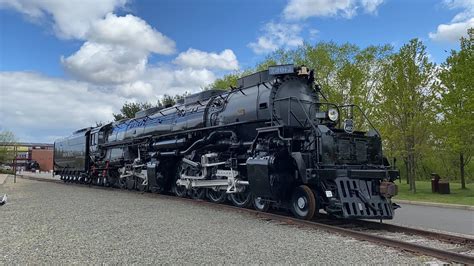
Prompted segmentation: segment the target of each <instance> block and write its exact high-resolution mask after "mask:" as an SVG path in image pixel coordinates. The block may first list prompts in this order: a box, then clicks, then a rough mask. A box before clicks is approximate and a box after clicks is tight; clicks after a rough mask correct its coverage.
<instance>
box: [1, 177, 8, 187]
mask: <svg viewBox="0 0 474 266" xmlns="http://www.w3.org/2000/svg"><path fill="white" fill-rule="evenodd" d="M7 177H8V175H6V174H0V185H3V183H5V181H6V180H7Z"/></svg>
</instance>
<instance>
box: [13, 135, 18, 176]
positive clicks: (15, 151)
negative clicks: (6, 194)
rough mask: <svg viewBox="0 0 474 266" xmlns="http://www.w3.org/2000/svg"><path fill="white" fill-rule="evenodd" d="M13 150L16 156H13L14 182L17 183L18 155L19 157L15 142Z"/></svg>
mask: <svg viewBox="0 0 474 266" xmlns="http://www.w3.org/2000/svg"><path fill="white" fill-rule="evenodd" d="M13 151H14V154H15V155H14V156H15V157H14V158H13V183H16V157H17V145H16V144H15V146H14V147H13Z"/></svg>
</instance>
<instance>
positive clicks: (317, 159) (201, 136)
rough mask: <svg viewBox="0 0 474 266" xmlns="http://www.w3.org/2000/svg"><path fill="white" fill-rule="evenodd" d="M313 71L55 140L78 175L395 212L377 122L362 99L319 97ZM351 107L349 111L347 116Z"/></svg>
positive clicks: (221, 198)
mask: <svg viewBox="0 0 474 266" xmlns="http://www.w3.org/2000/svg"><path fill="white" fill-rule="evenodd" d="M320 89H321V88H320V87H319V86H318V85H316V83H315V80H314V75H313V71H311V70H309V69H308V68H306V67H304V66H302V67H295V66H294V65H280V66H272V67H269V68H268V69H267V70H265V71H260V72H257V73H254V74H252V75H249V76H245V77H242V78H240V79H239V80H238V85H237V87H236V88H230V90H229V91H220V90H206V91H202V92H200V93H196V94H193V95H190V96H187V97H185V98H184V100H183V101H181V102H179V103H177V104H175V105H174V106H169V107H167V108H150V109H147V110H144V111H140V112H138V113H137V114H136V115H135V117H134V118H132V119H125V120H122V121H117V122H113V123H108V124H106V125H103V126H99V127H91V128H85V129H81V130H78V131H76V132H74V133H73V134H72V135H71V136H69V137H66V138H64V139H61V140H58V141H56V142H55V144H54V166H55V174H58V175H60V176H61V179H63V180H65V181H68V182H81V183H92V184H95V185H100V186H114V187H119V188H127V189H136V190H140V191H151V192H158V193H169V192H171V193H173V194H175V195H176V196H179V197H191V198H194V199H204V198H206V199H208V200H210V201H212V202H216V203H221V202H225V201H227V200H230V201H231V202H232V203H233V204H234V205H236V206H239V207H248V206H250V205H253V206H254V207H255V208H256V209H257V210H260V211H267V210H268V209H269V208H270V207H271V206H274V207H279V208H287V209H289V210H291V212H292V213H293V214H294V215H295V216H296V217H299V218H302V219H311V218H312V217H313V216H314V215H315V214H316V213H318V212H319V211H320V210H324V211H325V212H327V213H328V214H329V215H331V216H334V217H339V218H364V219H391V218H392V217H393V215H394V206H396V205H393V204H392V202H391V198H392V196H394V195H395V194H396V193H397V188H396V185H395V184H394V182H393V181H394V180H395V179H396V178H398V171H397V170H394V169H392V168H391V167H390V166H389V165H388V163H387V160H386V159H385V158H384V156H383V153H382V144H381V137H380V134H379V133H378V132H377V130H376V129H375V128H373V127H372V128H371V129H369V130H366V131H359V130H356V126H357V125H355V123H354V121H361V119H364V120H366V123H367V124H369V125H372V124H371V123H370V121H369V120H368V119H367V117H365V115H364V114H363V112H361V110H360V112H359V113H360V117H361V119H359V120H355V119H354V117H353V116H354V113H356V111H357V110H359V109H358V107H357V106H355V105H345V106H338V105H336V104H331V103H328V102H321V101H320V100H319V95H320ZM343 109H349V112H347V113H348V114H350V115H349V117H342V114H343V112H342V111H343Z"/></svg>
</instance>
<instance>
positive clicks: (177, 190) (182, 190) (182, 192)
mask: <svg viewBox="0 0 474 266" xmlns="http://www.w3.org/2000/svg"><path fill="white" fill-rule="evenodd" d="M173 193H174V194H175V195H176V196H178V197H181V198H185V197H186V196H187V195H188V190H187V189H186V187H184V186H178V185H174V186H173Z"/></svg>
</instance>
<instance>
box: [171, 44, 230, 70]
mask: <svg viewBox="0 0 474 266" xmlns="http://www.w3.org/2000/svg"><path fill="white" fill-rule="evenodd" d="M173 62H174V63H175V64H177V65H180V66H185V67H192V68H210V69H222V70H237V69H238V68H239V62H238V61H237V57H236V56H235V54H234V52H233V51H232V50H230V49H226V50H224V51H222V52H221V53H207V52H203V51H200V50H196V49H192V48H189V49H188V50H187V51H186V52H182V53H180V54H179V55H178V57H176V59H175V60H174V61H173Z"/></svg>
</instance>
